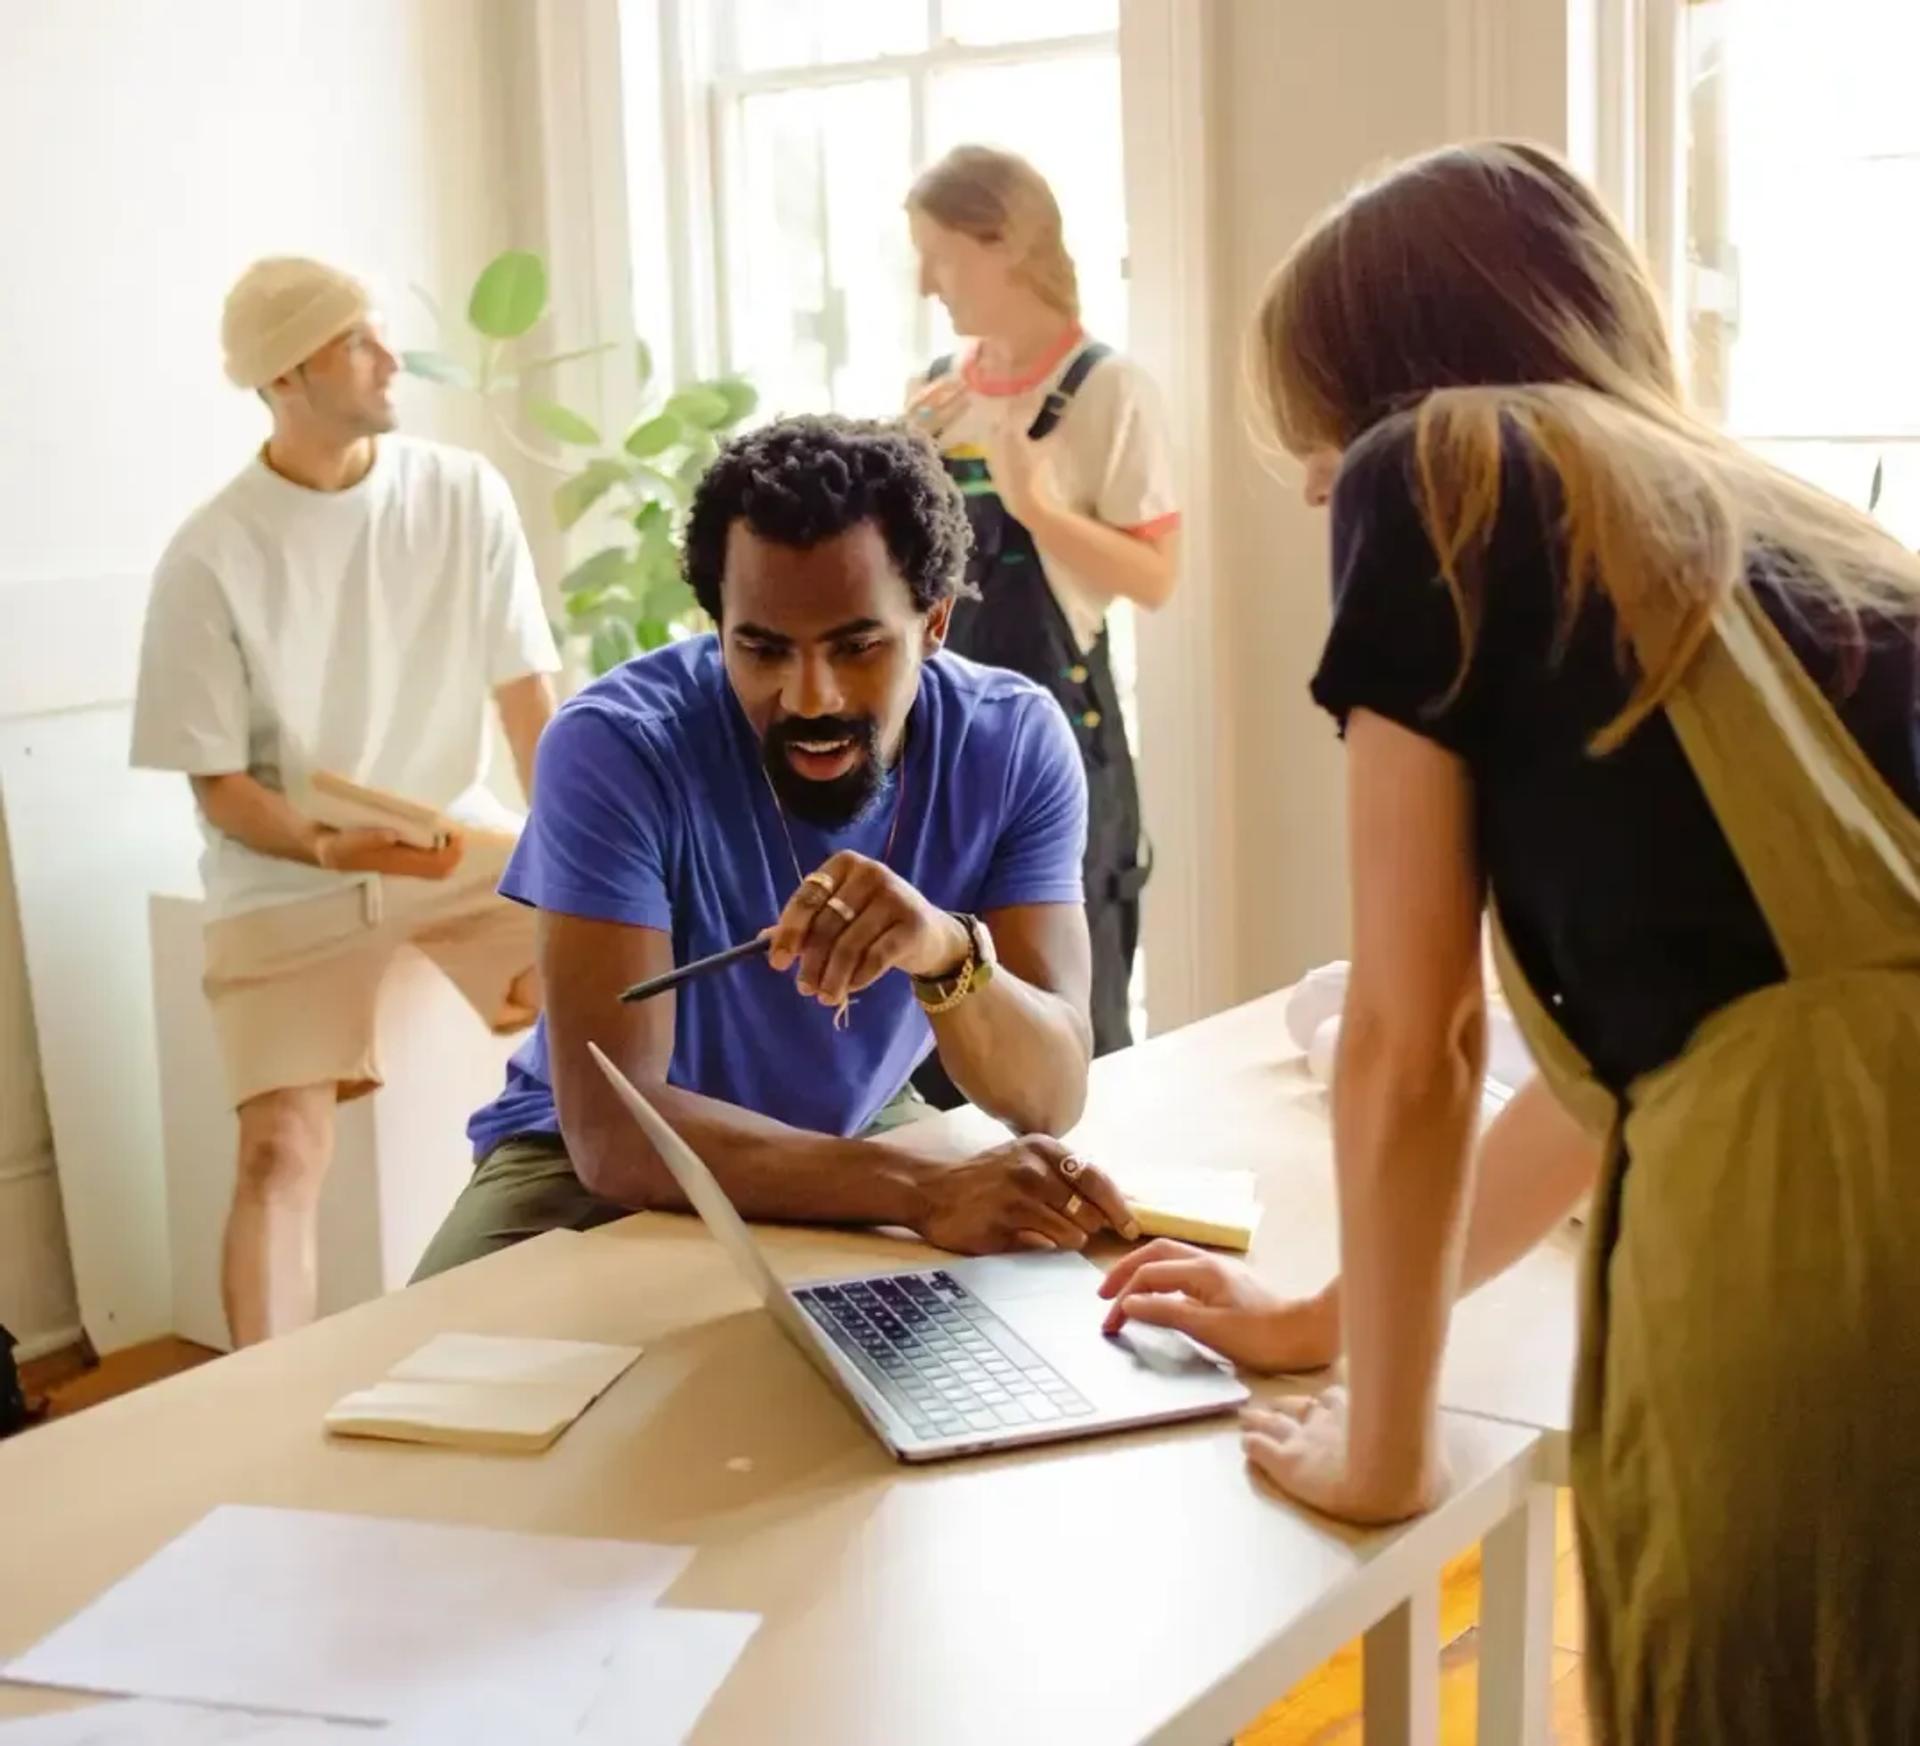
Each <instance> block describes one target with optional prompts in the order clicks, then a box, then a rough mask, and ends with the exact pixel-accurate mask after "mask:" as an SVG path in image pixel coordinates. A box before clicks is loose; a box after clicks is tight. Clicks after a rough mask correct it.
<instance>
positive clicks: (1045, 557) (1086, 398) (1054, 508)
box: [907, 146, 1179, 1054]
mask: <svg viewBox="0 0 1920 1746" xmlns="http://www.w3.org/2000/svg"><path fill="white" fill-rule="evenodd" d="M907 213H908V219H909V222H910V224H911V226H912V231H913V245H914V249H915V251H916V253H917V254H918V255H919V258H920V288H921V291H922V292H923V294H925V295H927V296H930V297H938V298H939V299H940V301H941V303H942V304H943V305H944V306H945V308H946V311H947V314H948V316H949V318H950V319H951V320H952V323H953V327H954V331H955V332H956V333H959V334H961V335H964V336H965V337H966V338H967V339H968V340H969V341H970V342H971V343H970V344H969V345H968V346H967V347H966V348H965V349H964V350H963V351H962V353H961V354H960V355H959V356H958V357H957V358H943V359H941V360H940V361H939V362H938V363H936V364H935V365H934V366H933V368H932V369H931V370H930V371H929V372H928V374H927V377H926V379H925V380H924V382H922V383H921V384H919V385H918V387H917V390H916V392H915V393H914V394H913V396H912V399H911V401H910V405H909V412H910V415H911V416H912V417H913V418H914V419H915V421H916V422H918V423H919V424H920V426H921V428H922V429H924V430H926V431H927V433H928V434H929V435H930V436H931V437H932V438H933V439H934V441H935V443H936V444H937V445H938V447H939V449H940V452H941V454H942V456H943V458H944V459H945V461H946V464H947V468H948V470H949V471H950V472H951V473H952V475H953V476H954V478H955V479H956V481H957V482H958V483H959V485H960V488H961V490H962V491H963V492H964V493H965V494H966V499H967V510H968V514H969V517H970V519H971V521H972V523H973V539H974V549H973V556H972V559H971V562H970V568H969V571H968V578H969V580H970V581H971V582H972V583H973V585H974V587H975V589H976V590H977V591H978V598H976V599H970V600H969V599H963V600H961V601H959V602H958V603H957V604H956V607H955V610H954V614H953V623H952V628H951V629H950V631H949V632H948V636H947V647H948V648H949V649H952V650H954V651H955V652H956V653H958V654H962V655H966V656H968V657H970V658H971V659H973V660H975V661H980V662H982V663H984V664H986V665H988V666H994V667H1008V668H1011V669H1012V670H1013V671H1014V672H1016V673H1023V674H1025V675H1026V676H1027V677H1028V678H1030V679H1034V680H1037V681H1038V682H1039V683H1040V684H1042V685H1044V686H1045V687H1046V688H1047V689H1048V690H1049V691H1051V692H1052V693H1053V694H1054V696H1055V697H1057V698H1058V699H1059V700H1060V706H1061V707H1062V708H1063V709H1064V710H1065V711H1066V712H1067V718H1068V720H1069V721H1071V722H1072V723H1073V727H1074V734H1075V737H1076V739H1078V741H1079V743H1080V754H1081V757H1082V759H1083V760H1084V762H1085V764H1086V770H1087V791H1088V792H1087V800H1088V821H1087V854H1086V887H1087V923H1088V927H1089V930H1090V933H1091V936H1092V942H1093V1036H1094V1051H1095V1053H1096V1054H1105V1053H1107V1052H1109V1051H1111V1050H1114V1049H1120V1048H1124V1047H1126V1045H1127V1044H1128V1043H1129V1042H1130V1041H1131V1040H1132V1033H1131V1028H1130V1026H1129V1023H1128V1016H1127V1014H1128V985H1129V983H1130V982H1131V980H1132V976H1133V959H1134V952H1135V949H1136V947H1137V945H1138V942H1139V933H1140V890H1141V887H1142V886H1143V885H1144V884H1145V882H1146V877H1147V866H1148V863H1147V859H1146V856H1145V853H1144V850H1143V846H1142V830H1141V818H1140V792H1139V789H1138V787H1137V785H1136V783H1135V780H1134V771H1133V755H1132V753H1131V752H1130V751H1129V749H1128V746H1127V736H1126V728H1125V725H1124V723H1123V722H1122V721H1121V717H1120V699H1119V695H1118V693H1117V692H1116V690H1115V688H1114V680H1113V667H1112V660H1111V656H1110V654H1109V649H1108V638H1107V623H1106V619H1107V609H1108V607H1109V606H1110V605H1111V604H1112V603H1113V602H1114V601H1116V600H1131V601H1133V602H1134V603H1135V604H1136V605H1139V606H1144V607H1148V608H1154V607H1159V606H1163V605H1165V604H1166V602H1167V600H1168V598H1169V597H1170V596H1171V595H1172V593H1173V588H1174V582H1175V577H1176V573H1177V553H1176V550H1175V541H1176V529H1177V527H1178V525H1179V514H1178V512H1177V508H1176V505H1175V502H1174V486H1173V468H1172V462H1171V459H1170V457H1169V454H1168V449H1167V441H1166V433H1165V429H1164V423H1163V420H1162V417H1161V413H1160V410H1159V405H1158V402H1157V399H1156V397H1155V396H1154V394H1153V391H1152V387H1151V384H1150V383H1148V381H1147V380H1146V378H1145V377H1144V376H1143V375H1142V373H1141V372H1140V370H1139V369H1138V368H1136V367H1135V366H1134V365H1133V364H1132V363H1130V362H1129V361H1128V360H1127V359H1125V358H1123V357H1121V356H1119V355H1118V354H1117V353H1115V352H1113V351H1111V350H1110V349H1109V348H1108V347H1106V346H1104V345H1101V344H1100V343H1098V342H1097V341H1095V340H1091V339H1089V338H1088V337H1087V335H1086V334H1085V333H1084V332H1083V331H1082V330H1081V326H1080V295H1079V289H1078V285H1077V282H1076V279H1075V275H1074V267H1073V261H1072V258H1071V257H1070V256H1069V255H1068V253H1067V250H1066V245H1065V242H1064V240H1063V236H1062V232H1061V223H1060V208H1059V206H1058V205H1057V204H1056V203H1055V201H1054V198H1053V194H1052V191H1051V190H1050V189H1049V188H1048V187H1047V184H1046V182H1045V181H1044V180H1043V179H1042V178H1041V176H1040V175H1039V173H1038V172H1037V171H1036V170H1035V169H1034V168H1033V167H1032V166H1031V165H1030V164H1028V163H1027V162H1026V161H1025V160H1024V159H1021V158H1017V157H1015V156H1013V155H1012V154H1011V153H1008V152H999V151H991V150H989V149H987V148H986V147H984V146H961V147H959V148H957V149H956V150H954V151H952V152H949V153H948V154H947V155H946V157H944V158H942V159H941V160H940V162H939V163H937V164H935V165H934V166H933V167H932V168H931V169H930V170H928V171H927V172H926V173H925V174H924V175H922V176H921V177H920V179H919V180H918V181H917V182H915V183H914V185H913V191H912V193H911V194H910V195H909V196H908V199H907Z"/></svg>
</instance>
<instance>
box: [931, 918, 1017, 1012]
mask: <svg viewBox="0 0 1920 1746" xmlns="http://www.w3.org/2000/svg"><path fill="white" fill-rule="evenodd" d="M953 919H954V920H955V921H957V922H958V923H959V924H960V925H961V926H962V927H963V928H965V929H966V930H967V955H966V957H965V958H964V959H963V960H962V961H961V964H960V968H959V969H958V970H956V971H954V973H953V974H952V975H951V976H915V977H914V978H913V979H912V981H913V997H914V999H915V1000H917V1001H919V1003H920V1004H921V1006H922V1007H924V1008H925V1009H926V1011H927V1012H928V1013H929V1014H932V1013H942V1012H951V1011H952V1010H953V1009H954V1008H955V1007H956V1006H958V1005H959V1004H960V1003H961V1001H963V1000H965V999H966V998H967V996H968V995H969V994H971V993H973V991H974V990H975V989H976V988H984V987H986V985H987V984H988V983H989V982H991V981H992V980H993V971H994V966H995V965H997V964H998V963H999V962H1000V958H999V954H998V953H996V952H995V951H994V949H993V935H992V934H991V933H990V932H988V930H987V924H986V923H985V922H983V921H982V920H981V919H980V918H979V917H978V916H977V915H959V914H956V915H955V916H954V918H953Z"/></svg>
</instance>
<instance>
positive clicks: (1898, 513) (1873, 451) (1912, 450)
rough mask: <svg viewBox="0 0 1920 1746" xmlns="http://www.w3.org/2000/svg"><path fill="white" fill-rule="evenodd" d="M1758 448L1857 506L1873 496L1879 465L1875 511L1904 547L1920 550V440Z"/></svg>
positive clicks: (1777, 463)
mask: <svg viewBox="0 0 1920 1746" xmlns="http://www.w3.org/2000/svg"><path fill="white" fill-rule="evenodd" d="M1753 448H1754V451H1755V452H1756V453H1757V454H1760V455H1764V456H1765V457H1766V458H1767V459H1768V460H1769V461H1771V462H1773V463H1774V465H1775V466H1777V467H1785V468H1786V469H1787V470H1788V471H1789V472H1792V473H1798V474H1799V475H1800V477H1801V478H1803V479H1805V480H1807V481H1808V482H1809V483H1810V484H1814V485H1818V486H1819V487H1820V488H1821V489H1822V490H1823V491H1831V492H1832V493H1833V495H1834V496H1836V497H1838V498H1840V499H1841V500H1842V501H1843V502H1846V503H1851V504H1852V505H1853V506H1854V507H1855V508H1856V509H1865V508H1866V507H1867V506H1868V504H1869V503H1870V502H1871V501H1872V499H1873V470H1874V468H1875V466H1876V465H1877V466H1879V468H1880V499H1879V502H1878V503H1877V504H1875V505H1874V511H1873V513H1874V515H1875V517H1876V518H1877V519H1878V520H1879V522H1880V524H1881V525H1882V526H1883V527H1884V528H1886V530H1887V531H1888V532H1889V533H1890V534H1892V535H1893V537H1894V538H1895V539H1897V540H1898V541H1899V542H1900V543H1901V544H1902V545H1903V546H1906V547H1907V548H1908V549H1909V550H1912V551H1920V442H1906V443H1858V442H1855V443H1755V444H1754V445H1753Z"/></svg>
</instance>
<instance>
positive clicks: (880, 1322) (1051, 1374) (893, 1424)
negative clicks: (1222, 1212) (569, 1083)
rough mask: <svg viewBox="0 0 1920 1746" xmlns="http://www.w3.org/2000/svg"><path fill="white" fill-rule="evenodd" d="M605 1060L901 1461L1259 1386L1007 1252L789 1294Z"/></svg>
mask: <svg viewBox="0 0 1920 1746" xmlns="http://www.w3.org/2000/svg"><path fill="white" fill-rule="evenodd" d="M587 1046H588V1048H589V1049H592V1051H593V1058H594V1060H596V1061H597V1062H599V1063H600V1070H601V1071H602V1072H603V1073H605V1074H606V1076H607V1078H608V1079H609V1080H610V1081H611V1082H612V1085H613V1088H614V1090H615V1091H617V1092H618V1093H619V1094H620V1100H621V1102H623V1103H624V1104H625V1105H626V1106H627V1108H628V1109H629V1110H630V1111H632V1113H633V1119H634V1120H635V1121H637V1122H638V1123H639V1124H640V1126H641V1128H642V1129H643V1130H645V1132H646V1136H647V1138H648V1139H649V1140H651V1141H652V1142H653V1149H654V1151H655V1152H657V1153H658V1154H659V1155H660V1157H661V1159H662V1160H663V1161H664V1162H665V1164H666V1166H667V1168H668V1169H669V1170H671V1171H672V1172H673V1177H674V1180H675V1181H676V1182H678V1183H679V1184H680V1188H681V1191H682V1192H683V1193H684V1194H685V1195H686V1197H687V1199H688V1201H689V1202H690V1203H691V1204H692V1206H693V1209H694V1211H695V1212H697V1213H698V1214H699V1215H700V1217H701V1218H702V1219H704V1220H705V1221H706V1224H707V1228H708V1230H710V1231H712V1233H713V1234H714V1236H715V1237H716V1238H717V1239H718V1240H719V1243H720V1246H721V1248H723V1249H724V1250H726V1252H727V1254H728V1255H729V1256H730V1257H731V1258H732V1260H733V1264H734V1266H736V1267H737V1268H739V1270H740V1273H741V1275H742V1276H743V1277H744V1278H745V1279H746V1281H747V1283H748V1284H749V1285H751V1286H752V1287H753V1288H754V1290H755V1291H756V1292H758V1293H759V1294H760V1301H761V1302H762V1303H764V1304H765V1305H766V1306H767V1308H768V1309H769V1310H770V1311H771V1312H772V1313H773V1319H774V1320H775V1321H776V1322H777V1323H779V1325H780V1327H781V1329H782V1331H783V1332H784V1333H785V1334H786V1335H787V1337H788V1338H789V1339H790V1340H792V1341H793V1343H794V1344H795V1345H796V1346H798V1347H799V1348H800V1350H801V1351H802V1352H804V1353H805V1354H806V1355H807V1357H808V1358H809V1359H810V1360H811V1361H812V1363H813V1365H814V1367H815V1368H816V1369H817V1370H819V1372H820V1374H821V1375H822V1376H824V1377H825V1378H826V1379H827V1381H828V1382H830V1383H831V1384H832V1385H833V1386H834V1388H835V1389H837V1390H838V1391H839V1392H840V1393H841V1394H842V1395H844V1396H845V1397H846V1398H847V1399H848V1400H849V1401H850V1402H852V1404H853V1407H854V1409H855V1410H856V1411H857V1412H858V1413H859V1414H860V1416H861V1417H862V1418H863V1419H865V1420H866V1422H867V1423H868V1424H869V1425H870V1426H872V1427H873V1432H874V1435H875V1436H877V1437H878V1438H879V1439H880V1441H881V1442H883V1443H884V1444H886V1446H887V1447H888V1448H889V1449H890V1450H892V1451H893V1453H894V1454H895V1455H896V1456H898V1457H899V1458H900V1459H901V1460H902V1461H938V1460H942V1459H944V1458H946V1457H947V1456H950V1455H972V1454H976V1453H979V1452H981V1451H983V1450H988V1449H1011V1448H1016V1447H1019V1446H1021V1445H1023V1444H1027V1443H1052V1442H1057V1441H1060V1440H1061V1439H1063V1438H1067V1437H1087V1436H1092V1435H1093V1434H1094V1433H1096V1432H1100V1431H1117V1430H1123V1429H1126V1428H1127V1427H1129V1426H1133V1425H1158V1424H1166V1423H1169V1422H1170V1421H1173V1420H1176V1419H1195V1418H1201V1417H1204V1416H1206V1415H1207V1414H1210V1413H1224V1412H1230V1411H1232V1410H1233V1409H1234V1408H1235V1407H1237V1406H1239V1405H1240V1404H1241V1403H1242V1402H1243V1401H1245V1400H1246V1399H1247V1390H1246V1389H1245V1387H1243V1386H1242V1384H1241V1383H1240V1382H1239V1380H1238V1379H1237V1378H1236V1377H1235V1376H1234V1374H1233V1372H1232V1370H1231V1369H1230V1368H1229V1367H1228V1366H1227V1365H1226V1364H1224V1363H1223V1362H1222V1361H1221V1360H1220V1359H1218V1358H1216V1357H1214V1356H1213V1354H1211V1353H1209V1352H1205V1351H1203V1350H1202V1349H1201V1348H1200V1347H1198V1346H1196V1345H1195V1344H1194V1343H1193V1342H1192V1341H1191V1340H1188V1339H1186V1338H1185V1337H1184V1336H1182V1335H1179V1334H1175V1333H1172V1332H1170V1331H1168V1330H1167V1329H1164V1328H1148V1327H1140V1326H1135V1325H1130V1326H1128V1327H1127V1328H1126V1329H1124V1330H1123V1331H1122V1332H1121V1333H1119V1334H1118V1335H1116V1336H1114V1337H1112V1338H1111V1339H1110V1338H1108V1337H1107V1336H1106V1335H1104V1334H1102V1333H1101V1331H1100V1323H1101V1315H1102V1310H1103V1308H1104V1306H1103V1305H1102V1303H1101V1302H1100V1300H1099V1299H1098V1297H1096V1295H1095V1288H1096V1287H1097V1286H1098V1284H1099V1282H1100V1270H1099V1268H1097V1267H1095V1266H1094V1265H1093V1264H1092V1263H1091V1262H1089V1261H1086V1260H1084V1259H1082V1258H1081V1257H1080V1256H1078V1255H1072V1254H1066V1253H1060V1254H1024V1255H994V1256H987V1257H985V1258H981V1259H971V1260H961V1259H959V1258H958V1257H956V1258H955V1259H954V1260H952V1261H950V1262H948V1263H946V1264H945V1265H944V1266H940V1267H916V1268H912V1269H909V1270H907V1271H904V1272H897V1273H863V1274H859V1275H856V1276H854V1277H852V1278H847V1279H830V1280H822V1281H819V1282H817V1283H813V1284H808V1285H797V1286H788V1285H783V1284H782V1283H781V1282H780V1280H779V1279H778V1278H776V1277H775V1275H774V1271H773V1268H772V1267H771V1266H770V1265H768V1262H767V1258H766V1256H765V1255H764V1254H763V1253H762V1252H761V1249H760V1245H759V1244H758V1243H756V1242H755V1241H754V1237H753V1232H752V1231H751V1230H749V1229H748V1227H747V1223H746V1221H745V1220H744V1219H742V1218H741V1216H740V1215H739V1213H738V1212H737V1211H735V1210H734V1205H733V1202H732V1201H730V1200H729V1199H728V1198H727V1194H726V1190H725V1189H723V1188H722V1187H721V1186H720V1184H719V1183H718V1182H717V1181H716V1180H715V1179H714V1175H713V1172H712V1171H711V1170H709V1169H708V1168H707V1167H706V1165H705V1164H703V1163H702V1162H701V1161H700V1158H699V1156H698V1155H697V1154H696V1153H695V1152H694V1150H693V1148H692V1147H691V1146H689V1145H688V1144H687V1142H686V1141H685V1140H683V1139H682V1138H681V1137H680V1136H679V1134H678V1133H676V1132H675V1131H674V1130H673V1128H672V1127H670V1126H669V1125H668V1124H667V1122H666V1120H665V1119H664V1118H663V1117H662V1116H661V1115H660V1112H659V1111H658V1110H656V1109H655V1108H654V1107H653V1105H652V1104H650V1103H648V1102H647V1100H646V1099H645V1098H644V1097H642V1096H641V1094H640V1093H639V1092H638V1091H637V1090H635V1089H634V1086H633V1084H632V1083H631V1082H630V1081H629V1080H628V1079H627V1077H626V1075H625V1074H623V1073H622V1072H621V1071H620V1069H619V1068H618V1067H616V1066H614V1064H613V1063H612V1062H611V1061H610V1060H608V1059H607V1057H606V1056H605V1055H604V1054H602V1053H601V1051H600V1050H599V1049H597V1048H595V1047H594V1046H593V1045H592V1044H591V1043H590V1044H588V1045H587Z"/></svg>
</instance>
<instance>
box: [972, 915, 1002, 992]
mask: <svg viewBox="0 0 1920 1746" xmlns="http://www.w3.org/2000/svg"><path fill="white" fill-rule="evenodd" d="M967 931H968V932H969V933H971V934H972V935H973V956H974V962H975V963H976V964H977V965H978V967H979V968H980V969H982V970H991V969H992V968H993V966H994V965H996V964H998V963H999V962H1000V954H999V952H998V950H997V949H996V948H995V946H994V943H993V930H992V929H991V928H989V927H988V926H987V924H986V923H985V922H983V921H982V920H981V919H980V918H979V917H978V916H977V915H970V916H968V917H967ZM979 980H980V981H982V982H984V981H986V977H984V976H982V977H980V978H979Z"/></svg>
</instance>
